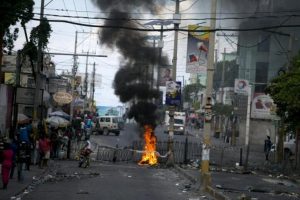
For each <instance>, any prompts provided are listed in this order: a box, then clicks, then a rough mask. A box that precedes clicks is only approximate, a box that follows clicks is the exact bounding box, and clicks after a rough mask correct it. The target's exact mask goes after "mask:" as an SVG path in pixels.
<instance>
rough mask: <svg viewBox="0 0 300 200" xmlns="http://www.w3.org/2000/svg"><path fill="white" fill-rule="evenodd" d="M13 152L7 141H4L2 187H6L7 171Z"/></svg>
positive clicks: (9, 167) (11, 161)
mask: <svg viewBox="0 0 300 200" xmlns="http://www.w3.org/2000/svg"><path fill="white" fill-rule="evenodd" d="M13 156H14V152H13V150H12V149H11V147H10V144H9V143H4V150H3V152H2V156H1V157H2V169H1V172H2V183H3V189H7V185H8V181H9V173H10V170H11V167H12V164H13Z"/></svg>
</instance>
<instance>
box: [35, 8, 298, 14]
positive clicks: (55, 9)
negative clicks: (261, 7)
mask: <svg viewBox="0 0 300 200" xmlns="http://www.w3.org/2000/svg"><path fill="white" fill-rule="evenodd" d="M34 8H36V9H40V7H38V6H37V7H34ZM163 8H164V9H166V10H169V11H170V12H171V13H158V14H156V15H173V14H174V10H171V9H168V8H166V7H163ZM45 10H52V11H58V12H65V11H69V12H78V13H86V12H89V13H96V14H110V13H111V12H99V11H91V10H88V11H87V10H77V11H75V10H71V9H69V10H68V9H61V8H45ZM299 12H300V10H299V9H298V10H278V11H259V12H217V13H216V14H220V15H230V14H231V15H246V14H274V13H299ZM129 14H131V15H135V14H136V15H140V14H143V15H147V14H148V15H153V13H151V12H144V13H141V12H138V13H136V12H129ZM182 14H187V15H208V14H211V13H210V12H191V13H182Z"/></svg>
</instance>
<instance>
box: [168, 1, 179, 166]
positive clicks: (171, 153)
mask: <svg viewBox="0 0 300 200" xmlns="http://www.w3.org/2000/svg"><path fill="white" fill-rule="evenodd" d="M175 1H176V4H175V14H174V15H173V20H174V30H175V33H174V51H173V70H172V81H176V66H177V47H178V29H179V24H180V14H179V7H180V0H175ZM175 109H176V108H175V106H169V116H170V121H169V138H168V150H169V157H168V161H167V165H168V166H170V167H173V166H174V149H173V143H174V141H173V140H174V138H173V137H174V113H175Z"/></svg>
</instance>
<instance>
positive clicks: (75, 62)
mask: <svg viewBox="0 0 300 200" xmlns="http://www.w3.org/2000/svg"><path fill="white" fill-rule="evenodd" d="M77 37H78V33H77V31H76V32H75V47H74V57H73V69H72V76H73V77H72V79H71V95H72V98H73V100H72V102H71V105H70V122H71V123H72V120H73V112H74V103H75V99H74V87H75V76H76V72H77V57H76V54H77Z"/></svg>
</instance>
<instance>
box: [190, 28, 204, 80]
mask: <svg viewBox="0 0 300 200" xmlns="http://www.w3.org/2000/svg"><path fill="white" fill-rule="evenodd" d="M207 29H208V27H203V26H199V25H189V26H188V30H189V33H188V42H187V56H186V58H187V62H186V72H187V73H198V74H202V75H206V73H207V55H208V46H209V32H205V31H204V32H192V30H207Z"/></svg>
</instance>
